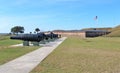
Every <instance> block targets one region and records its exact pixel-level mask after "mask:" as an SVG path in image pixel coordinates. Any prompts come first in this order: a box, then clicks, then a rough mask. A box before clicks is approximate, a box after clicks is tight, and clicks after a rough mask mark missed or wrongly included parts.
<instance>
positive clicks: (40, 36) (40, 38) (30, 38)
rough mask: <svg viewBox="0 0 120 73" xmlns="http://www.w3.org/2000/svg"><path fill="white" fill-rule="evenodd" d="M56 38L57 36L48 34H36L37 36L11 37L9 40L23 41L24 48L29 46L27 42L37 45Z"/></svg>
mask: <svg viewBox="0 0 120 73" xmlns="http://www.w3.org/2000/svg"><path fill="white" fill-rule="evenodd" d="M53 38H58V35H57V34H54V33H52V32H51V33H50V34H44V33H37V34H19V35H16V36H11V37H10V39H14V40H23V41H24V42H23V45H24V46H29V41H31V42H33V43H35V44H37V45H39V42H40V41H44V40H48V39H53Z"/></svg>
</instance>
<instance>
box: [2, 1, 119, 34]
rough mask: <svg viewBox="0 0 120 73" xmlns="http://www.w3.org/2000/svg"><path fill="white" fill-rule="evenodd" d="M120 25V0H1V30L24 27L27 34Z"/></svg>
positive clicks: (7, 30)
mask: <svg viewBox="0 0 120 73" xmlns="http://www.w3.org/2000/svg"><path fill="white" fill-rule="evenodd" d="M96 16H97V19H96V20H95V17H96ZM119 24H120V0H0V33H6V32H7V33H8V32H10V30H11V28H12V27H14V26H23V27H24V28H25V32H26V33H27V32H34V30H35V28H39V29H40V30H41V31H51V30H58V29H61V30H80V29H83V28H98V27H115V26H117V25H119Z"/></svg>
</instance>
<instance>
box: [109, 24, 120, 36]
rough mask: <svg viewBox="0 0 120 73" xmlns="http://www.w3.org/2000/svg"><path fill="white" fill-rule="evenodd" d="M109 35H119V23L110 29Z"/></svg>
mask: <svg viewBox="0 0 120 73" xmlns="http://www.w3.org/2000/svg"><path fill="white" fill-rule="evenodd" d="M107 36H109V37H120V25H119V26H117V27H115V28H113V29H111V33H110V34H108V35H107Z"/></svg>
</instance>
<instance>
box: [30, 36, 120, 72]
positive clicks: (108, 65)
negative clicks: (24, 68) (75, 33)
mask: <svg viewBox="0 0 120 73" xmlns="http://www.w3.org/2000/svg"><path fill="white" fill-rule="evenodd" d="M119 72H120V38H104V37H100V38H88V39H80V38H78V37H72V38H71V37H69V38H68V39H67V40H65V41H64V42H63V43H62V44H61V45H60V46H59V47H58V48H57V49H55V51H53V52H52V53H51V54H50V55H49V56H48V57H47V58H46V59H44V61H42V63H41V64H40V65H38V66H37V67H36V68H35V69H34V70H33V71H32V72H31V73H119Z"/></svg>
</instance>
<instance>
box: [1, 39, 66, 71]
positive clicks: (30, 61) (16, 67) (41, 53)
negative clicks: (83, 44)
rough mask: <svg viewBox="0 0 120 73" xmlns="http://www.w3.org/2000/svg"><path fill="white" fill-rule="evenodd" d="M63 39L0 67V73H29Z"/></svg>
mask: <svg viewBox="0 0 120 73" xmlns="http://www.w3.org/2000/svg"><path fill="white" fill-rule="evenodd" d="M65 39H66V38H65V37H64V38H60V39H58V40H56V41H54V42H50V43H48V44H46V45H44V47H42V48H40V49H38V50H35V51H33V52H31V53H28V54H26V55H24V56H21V57H19V58H17V59H15V60H12V61H10V62H8V63H6V64H3V65H1V66H0V73H29V72H30V71H31V70H32V69H34V68H35V67H36V66H37V65H38V64H39V63H40V62H41V61H42V60H43V59H44V58H45V57H47V56H48V55H49V54H50V53H51V52H52V51H53V50H54V49H55V48H56V47H57V46H58V45H60V44H61V43H62V42H63V41H64V40H65Z"/></svg>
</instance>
